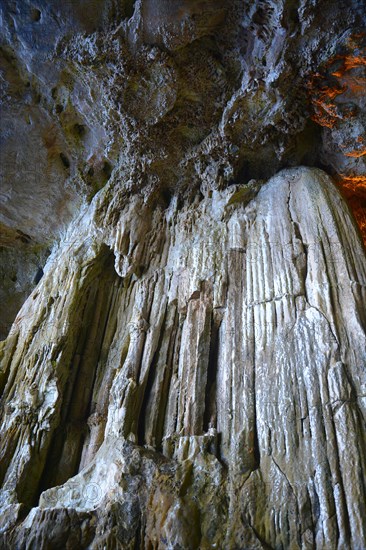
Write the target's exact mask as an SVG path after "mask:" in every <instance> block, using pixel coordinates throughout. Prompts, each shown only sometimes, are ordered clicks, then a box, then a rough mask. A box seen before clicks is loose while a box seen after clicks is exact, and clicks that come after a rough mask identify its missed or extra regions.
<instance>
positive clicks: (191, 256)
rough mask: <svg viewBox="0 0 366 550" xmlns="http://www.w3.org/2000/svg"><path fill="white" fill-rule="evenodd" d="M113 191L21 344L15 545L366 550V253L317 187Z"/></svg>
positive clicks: (10, 534) (16, 377)
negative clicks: (180, 194) (188, 196)
mask: <svg viewBox="0 0 366 550" xmlns="http://www.w3.org/2000/svg"><path fill="white" fill-rule="evenodd" d="M120 182H121V179H120V178H119V176H118V174H114V175H113V176H112V178H111V179H110V181H109V182H108V184H107V185H106V186H105V187H104V189H103V190H101V191H100V192H99V193H98V194H97V195H96V196H95V197H94V199H93V201H92V202H91V204H90V205H89V206H87V207H85V209H84V210H83V211H82V212H81V213H80V216H79V218H78V219H76V221H74V222H73V223H72V225H71V226H70V228H69V230H68V233H67V234H66V235H65V236H64V238H63V240H62V241H61V244H60V246H59V247H58V248H57V249H55V250H54V251H53V252H52V254H51V256H50V257H49V259H48V262H47V264H46V266H45V268H44V272H45V274H44V276H43V278H42V279H41V280H40V282H39V283H38V285H37V286H36V288H35V290H34V291H33V292H32V294H31V295H30V296H29V298H28V299H27V301H26V302H25V303H24V305H23V307H22V308H21V310H20V312H19V314H18V315H17V318H16V320H15V322H14V324H13V326H12V328H11V331H10V334H9V336H8V337H7V339H6V340H5V341H4V342H2V343H1V348H0V354H1V371H0V389H1V392H2V400H1V403H2V409H1V428H0V434H1V438H0V440H1V443H0V459H1V470H0V482H1V483H2V490H1V497H0V503H1V514H0V533H1V535H0V546H1V547H4V548H17V549H22V548H93V549H97V548H110V549H112V548H128V549H133V548H150V549H153V548H154V549H155V548H156V549H191V548H192V549H193V548H200V549H209V548H228V549H244V548H250V549H256V548H276V549H277V548H291V549H296V548H299V549H310V548H314V547H315V548H318V549H324V550H325V549H327V550H329V549H331V548H332V549H333V548H334V549H336V548H338V549H347V548H349V549H355V550H356V549H357V550H361V549H362V548H364V547H365V545H366V525H365V521H364V518H365V517H366V505H365V503H366V487H365V477H364V475H365V468H366V446H365V420H366V333H365V328H366V308H365V303H366V256H365V249H364V247H363V244H362V242H361V239H360V236H359V232H358V229H357V228H356V226H355V223H354V221H353V218H352V217H351V215H350V212H349V210H348V207H347V206H346V204H345V202H344V201H343V199H342V198H341V196H340V195H339V194H338V192H337V190H336V188H335V186H334V184H333V183H332V181H331V179H330V178H329V177H328V176H327V175H326V174H325V173H324V172H322V171H320V170H318V169H310V168H303V167H299V168H294V169H287V170H283V171H281V172H280V173H278V174H277V175H275V176H274V177H272V178H271V179H269V181H267V182H265V183H264V182H263V181H259V180H258V181H254V180H252V181H251V182H250V183H249V185H239V184H235V185H231V186H229V187H227V188H226V189H225V190H221V191H220V190H217V189H216V190H208V191H207V192H206V193H205V194H204V195H201V196H200V197H198V196H197V197H196V198H195V199H194V200H193V202H191V203H189V202H186V203H185V204H179V202H178V201H177V200H176V198H175V197H173V198H172V200H171V201H170V203H169V204H166V203H165V204H163V203H162V202H161V201H160V199H159V197H157V196H156V194H154V192H151V194H150V195H149V194H148V193H144V194H142V193H141V194H139V193H136V194H134V195H132V196H131V195H130V194H128V193H127V192H126V189H127V187H128V185H127V184H121V183H120Z"/></svg>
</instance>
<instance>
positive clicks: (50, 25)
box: [0, 0, 366, 337]
mask: <svg viewBox="0 0 366 550" xmlns="http://www.w3.org/2000/svg"><path fill="white" fill-rule="evenodd" d="M365 26H366V15H365V10H364V8H363V5H362V2H360V0H350V1H348V2H343V1H339V2H334V1H333V0H322V1H320V0H312V1H308V0H296V1H295V2H293V1H282V0H281V1H280V0H255V1H252V2H243V1H242V0H230V1H221V0H220V1H219V0H215V1H213V0H205V1H204V0H180V1H179V0H173V1H168V0H136V1H133V0H118V1H117V0H93V2H86V1H85V0H73V1H72V2H71V1H70V2H56V1H54V0H52V1H50V0H3V1H2V2H1V4H0V28H1V31H2V32H1V35H0V36H1V38H0V140H1V149H0V152H1V163H0V164H1V169H0V176H1V178H2V186H1V195H0V198H1V203H2V204H1V208H0V229H1V238H0V246H2V247H7V248H9V249H10V250H11V251H12V257H13V258H14V262H17V261H18V259H19V258H20V257H21V258H22V262H23V265H24V266H25V272H26V273H28V274H29V275H28V278H27V280H25V279H24V284H23V286H22V290H21V292H20V293H19V288H18V287H17V285H14V286H13V287H11V286H8V287H7V289H8V290H7V292H6V294H4V296H3V300H4V307H5V309H6V310H7V311H9V312H10V311H11V310H13V309H14V305H15V301H14V295H15V294H18V296H19V299H18V301H17V307H18V308H19V307H20V306H21V304H22V298H21V296H23V295H24V294H25V293H26V292H27V291H28V289H29V288H30V287H32V286H34V284H33V280H34V278H35V276H36V272H35V271H34V268H33V265H34V264H35V263H37V261H38V260H37V258H38V254H39V251H40V249H41V250H42V252H43V253H44V255H47V251H48V249H49V248H50V247H52V244H53V243H54V242H59V240H60V239H61V238H62V236H63V234H64V232H65V230H66V228H67V225H68V223H69V222H70V221H71V219H73V218H74V217H75V215H77V213H78V211H79V209H80V208H81V207H82V206H83V205H85V203H87V202H90V200H91V198H92V197H93V195H94V194H95V193H97V192H98V191H99V190H100V189H101V187H103V186H104V185H105V183H106V182H107V181H108V179H109V177H110V175H111V172H112V170H113V169H114V168H116V167H119V169H120V174H121V178H122V179H123V180H124V181H125V182H126V181H130V183H131V191H132V192H134V190H136V189H141V188H147V189H150V190H151V189H152V188H154V189H155V190H156V191H157V192H159V193H165V194H167V195H169V194H171V193H172V192H173V193H181V192H182V190H183V191H184V192H183V194H184V193H185V191H186V190H187V188H188V189H190V191H191V193H196V192H197V191H198V189H199V187H200V186H204V187H207V186H209V187H217V186H219V187H221V188H224V187H226V186H227V185H228V184H230V183H233V182H238V183H245V182H247V181H249V180H250V179H251V178H264V179H266V178H269V177H270V176H272V175H274V174H275V173H276V172H277V171H278V170H279V169H281V168H284V167H288V166H297V165H301V164H305V165H308V166H318V167H320V168H325V169H326V170H327V171H328V173H330V174H331V175H334V176H337V177H338V178H339V179H340V180H341V181H342V182H344V181H345V182H346V183H347V182H349V181H351V182H352V187H351V194H352V195H357V201H358V203H357V205H354V206H355V210H357V213H358V215H357V219H358V221H359V223H360V224H361V225H363V226H364V231H365V238H366V214H365V210H366V204H365V194H364V193H363V192H362V188H364V187H365V186H366V181H365V178H364V175H365V162H364V159H365V157H364V155H363V156H359V157H349V156H347V153H349V152H352V151H359V150H361V149H362V142H361V141H358V139H364V133H365V119H364V109H365V104H364V94H362V90H363V88H364V82H365V74H364V70H365V63H366V62H365V57H366V56H365V53H364V48H365V43H364V41H365V35H364V29H365ZM340 59H343V60H344V61H345V63H344V67H343V68H342V67H341V70H340ZM350 60H353V63H352V62H350ZM334 63H335V65H334ZM337 71H338V73H339V75H340V76H338V77H335V76H334V75H333V74H332V73H335V72H337ZM314 75H318V77H317V78H315V77H314ZM334 81H336V82H334ZM319 87H320V92H319V89H318V88H319ZM325 89H329V90H333V91H335V93H334V94H333V95H332V94H331V97H330V98H329V97H328V99H325V98H324V90H325ZM309 90H310V96H309ZM340 91H341V92H342V93H339V92H340ZM315 101H318V104H316V103H315ZM319 102H320V107H319ZM322 106H324V107H325V111H326V113H328V115H327V116H329V112H331V113H332V114H333V115H334V113H335V120H336V124H334V125H333V128H332V129H330V128H329V127H327V126H324V125H323V127H321V126H319V125H318V124H319V123H320V124H322V121H323V120H324V116H320V117H319V116H316V115H317V113H318V111H319V108H320V109H321V108H322ZM322 114H323V115H324V113H322ZM350 114H352V117H350V116H349V115H350ZM333 118H334V117H333ZM312 119H313V120H316V123H315V122H313V120H312ZM344 147H346V148H344ZM345 153H346V154H345ZM121 172H122V173H121ZM354 177H357V178H361V180H357V181H356V185H357V189H355V184H354V181H355V180H354V179H352V178H354ZM345 178H348V179H347V180H345ZM349 178H351V180H349ZM347 185H348V183H347ZM360 207H361V210H360ZM23 241H25V242H27V247H24V246H23V244H24V243H23ZM19 244H20V246H18V245H19ZM6 254H7V255H8V256H9V254H10V252H9V251H8V252H7V253H6ZM5 276H6V277H7V278H8V279H9V276H8V275H7V274H6V275H5ZM13 319H14V314H13V315H12V316H10V315H9V316H8V318H7V319H5V320H4V321H3V325H4V328H3V329H2V333H1V334H0V337H5V335H6V333H7V332H8V330H9V328H10V324H11V321H12V320H13Z"/></svg>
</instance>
